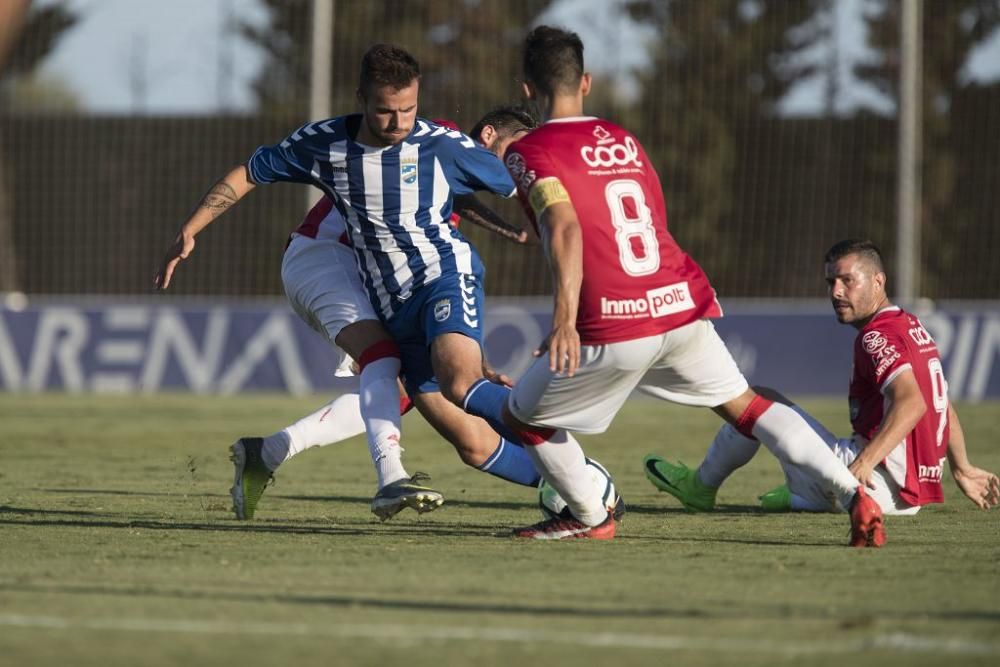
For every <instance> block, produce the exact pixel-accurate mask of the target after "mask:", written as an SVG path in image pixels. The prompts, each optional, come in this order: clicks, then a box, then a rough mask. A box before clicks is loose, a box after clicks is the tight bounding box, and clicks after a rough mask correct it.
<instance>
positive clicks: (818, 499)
mask: <svg viewBox="0 0 1000 667" xmlns="http://www.w3.org/2000/svg"><path fill="white" fill-rule="evenodd" d="M793 409H794V410H795V411H796V412H798V413H799V414H800V415H802V416H803V417H804V418H805V420H806V421H807V422H809V426H811V427H812V429H813V430H814V431H816V433H817V434H818V435H819V436H820V437H821V438H823V441H824V442H826V444H827V446H828V447H829V448H830V449H831V450H833V453H834V454H835V455H836V457H837V458H838V459H840V460H841V461H842V462H843V464H844V465H845V466H849V465H851V464H852V463H854V459H856V458H858V454H859V453H861V450H862V449H864V446H865V441H864V440H863V439H861V437H860V436H857V435H854V436H852V437H850V438H838V437H837V436H835V435H834V434H833V433H831V432H830V431H829V430H827V428H826V427H825V426H823V424H821V423H820V422H819V421H818V420H817V419H816V418H815V417H813V416H812V415H810V414H809V413H807V412H806V411H805V410H803V409H802V408H801V407H799V406H797V405H796V406H794V407H793ZM781 467H782V469H783V470H784V472H785V482H786V483H787V484H788V490H789V491H791V492H792V509H793V510H798V511H801V512H843V511H845V510H844V508H843V507H841V506H840V503H838V502H837V500H836V498H835V493H834V491H833V489H832V488H831V487H830V486H829V485H827V484H825V483H824V482H822V481H819V480H816V479H814V478H813V477H812V476H811V475H809V474H807V473H805V472H803V471H802V470H799V469H798V468H796V467H795V466H792V465H788V464H786V463H782V464H781ZM871 480H872V484H874V485H875V488H874V489H871V488H870V489H868V495H869V496H871V497H872V498H873V499H874V500H875V502H877V503H878V504H879V507H881V508H882V513H883V514H886V515H889V514H892V515H896V516H900V515H903V516H906V515H911V514H916V513H917V512H918V511H920V506H919V505H910V504H909V503H907V502H906V501H905V500H903V498H902V496H901V495H900V486H899V484H898V483H896V481H895V480H894V479H893V478H892V475H890V474H889V471H888V470H886V468H885V465H883V464H879V465H877V466H875V469H874V470H873V471H872V477H871Z"/></svg>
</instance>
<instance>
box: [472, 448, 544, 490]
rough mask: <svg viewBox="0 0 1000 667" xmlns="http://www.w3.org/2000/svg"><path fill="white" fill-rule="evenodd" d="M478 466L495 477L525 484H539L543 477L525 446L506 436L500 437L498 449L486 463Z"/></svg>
mask: <svg viewBox="0 0 1000 667" xmlns="http://www.w3.org/2000/svg"><path fill="white" fill-rule="evenodd" d="M476 467H477V468H479V469H480V470H482V471H483V472H488V473H489V474H491V475H493V476H494V477H499V478H500V479H505V480H507V481H508V482H514V483H515V484H523V485H524V486H532V487H534V486H538V482H539V481H540V480H541V479H542V476H541V475H539V474H538V470H537V469H536V468H535V463H534V462H533V461H532V460H531V457H530V456H528V452H526V451H524V447H519V446H517V445H515V444H514V443H512V442H508V441H507V439H506V438H500V444H499V445H498V446H497V448H496V451H494V452H493V453H492V454H490V458H488V459H486V462H485V463H483V464H482V465H480V466H476Z"/></svg>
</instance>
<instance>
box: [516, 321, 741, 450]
mask: <svg viewBox="0 0 1000 667" xmlns="http://www.w3.org/2000/svg"><path fill="white" fill-rule="evenodd" d="M747 388H748V385H747V381H746V378H744V377H743V374H742V373H741V372H740V369H739V367H738V366H737V365H736V362H735V361H734V360H733V357H732V355H731V354H729V350H728V349H726V344H725V343H724V342H722V339H721V338H719V334H718V333H716V331H715V327H714V326H713V325H712V323H711V322H710V321H709V320H698V321H697V322H692V323H691V324H687V325H685V326H683V327H680V328H679V329H674V330H673V331H668V332H666V333H664V334H659V335H657V336H649V337H647V338H639V339H637V340H630V341H623V342H620V343H608V344H606V345H584V346H583V347H582V348H581V351H580V367H579V369H578V370H577V371H576V374H575V375H573V377H567V376H565V375H558V374H555V373H553V372H552V371H550V370H549V357H548V355H542V356H541V357H539V358H538V359H537V360H535V363H533V364H532V365H531V367H530V368H529V369H528V370H527V372H525V374H524V376H523V377H521V379H519V380H518V381H517V383H516V384H515V385H514V389H513V390H512V392H511V397H510V410H511V412H512V413H513V415H514V416H515V417H517V418H518V419H519V420H521V421H522V422H524V423H526V424H531V425H533V426H542V427H547V428H557V429H566V430H567V431H572V432H574V433H603V432H604V431H606V430H607V428H608V426H609V425H610V424H611V420H612V419H614V416H615V415H616V414H617V413H618V410H619V409H621V406H622V404H624V403H625V401H626V399H628V397H629V395H630V394H631V393H632V391H633V390H635V389H640V390H642V391H643V392H645V393H647V394H650V395H652V396H655V397H657V398H660V399H663V400H667V401H671V402H674V403H682V404H684V405H696V406H705V407H715V406H717V405H722V404H723V403H726V402H728V401H730V400H732V399H734V398H736V397H738V396H739V395H741V394H742V393H743V392H745V391H746V390H747Z"/></svg>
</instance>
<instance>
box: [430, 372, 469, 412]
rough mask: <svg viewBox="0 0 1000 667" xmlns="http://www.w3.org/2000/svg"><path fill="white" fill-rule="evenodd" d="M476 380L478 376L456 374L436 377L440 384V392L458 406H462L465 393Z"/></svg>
mask: <svg viewBox="0 0 1000 667" xmlns="http://www.w3.org/2000/svg"><path fill="white" fill-rule="evenodd" d="M476 380H478V378H469V377H465V376H457V375H450V376H445V377H444V378H438V382H439V384H440V385H441V394H442V395H443V396H444V397H445V398H447V399H448V400H449V401H451V402H452V403H454V404H455V405H457V406H458V407H462V402H463V401H464V400H465V395H466V394H467V393H469V389H471V388H472V385H473V384H475V381H476Z"/></svg>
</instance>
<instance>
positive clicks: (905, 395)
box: [650, 239, 1000, 515]
mask: <svg viewBox="0 0 1000 667" xmlns="http://www.w3.org/2000/svg"><path fill="white" fill-rule="evenodd" d="M825 266H826V282H827V286H828V288H829V292H830V301H831V302H832V304H833V309H834V312H835V313H836V315H837V321H839V322H840V323H841V324H849V325H851V326H852V327H854V328H855V329H857V330H858V336H857V338H856V339H855V341H854V370H853V373H852V377H851V385H850V390H849V394H848V398H849V401H850V412H851V426H852V428H853V431H854V433H853V435H852V436H851V437H849V438H841V439H837V437H836V436H834V435H833V434H831V433H830V431H828V430H827V429H826V428H825V427H824V426H823V425H822V424H820V423H819V422H818V421H816V420H815V419H813V418H812V417H811V416H810V415H808V414H806V413H805V412H804V411H802V410H801V408H799V407H798V406H793V409H795V410H797V411H799V412H800V414H802V415H803V417H804V418H805V419H807V420H808V421H809V422H810V423H811V424H812V426H813V430H814V431H816V433H817V434H819V435H820V437H822V438H823V439H824V440H825V441H826V442H827V444H828V446H829V447H830V449H831V450H832V451H833V453H834V454H835V455H836V456H837V457H838V458H839V459H840V460H842V461H843V462H844V463H845V464H846V465H848V466H849V467H850V469H851V472H853V473H854V475H855V476H856V477H857V478H858V479H859V480H861V481H863V482H865V484H867V486H868V488H869V493H870V495H871V497H872V498H873V499H875V501H876V502H878V504H879V506H881V508H882V511H883V512H884V513H885V514H901V515H912V514H916V513H917V511H919V509H920V507H921V506H922V505H926V504H929V503H939V502H942V501H943V500H944V493H943V490H942V488H941V474H942V472H943V468H944V461H945V459H946V458H947V460H948V463H949V466H950V468H951V472H952V476H953V477H954V478H955V482H956V483H957V484H958V487H959V488H960V489H961V490H962V492H963V493H964V494H965V495H966V496H967V497H968V498H969V500H971V501H972V502H973V503H975V504H976V505H977V506H978V507H980V508H982V509H989V508H990V507H993V506H995V505H997V504H998V503H1000V479H998V478H997V476H996V475H994V474H993V473H990V472H988V471H986V470H982V469H980V468H977V467H975V466H973V465H972V464H971V463H970V462H969V457H968V454H967V453H966V448H965V436H964V434H963V433H962V427H961V424H960V423H959V421H958V414H957V413H956V412H955V408H954V407H953V406H952V405H951V403H950V402H949V400H948V383H947V382H946V381H945V378H944V370H943V368H942V365H941V357H940V356H939V355H938V350H937V346H936V345H935V344H934V340H933V339H932V338H931V336H930V334H928V333H927V330H926V329H924V327H923V325H922V324H921V323H920V320H918V319H917V317H916V316H915V315H912V314H910V313H908V312H906V311H904V310H902V309H901V308H899V307H898V306H894V305H893V304H892V303H891V302H890V301H889V297H888V296H887V294H886V290H885V285H886V275H885V269H884V268H883V263H882V255H881V253H880V252H879V250H878V248H876V247H875V245H874V244H872V243H871V242H870V241H862V240H857V239H848V240H845V241H841V242H840V243H837V244H836V245H834V246H833V247H832V248H830V250H829V251H828V252H827V254H826V257H825ZM760 391H761V392H762V393H763V392H765V391H766V392H768V393H770V394H772V397H773V398H775V399H776V400H780V401H782V402H785V403H789V402H788V400H787V399H785V398H784V397H782V396H780V395H778V394H776V393H774V392H772V390H763V389H762V390H760ZM758 447H759V443H758V442H757V441H756V440H754V439H752V438H747V437H746V436H744V435H742V434H740V433H739V432H737V431H736V430H735V429H733V428H732V427H730V426H724V427H723V428H722V429H721V430H720V431H719V433H718V434H717V435H716V436H715V440H714V441H713V443H712V446H711V447H710V448H709V450H708V454H707V455H706V456H705V460H704V461H703V462H702V464H701V465H700V466H699V467H698V470H697V471H696V472H693V471H692V472H690V473H689V474H690V475H691V476H692V478H694V479H697V480H698V482H699V483H700V484H702V485H703V486H704V487H707V488H708V489H710V492H709V493H710V495H711V498H712V500H713V502H712V503H711V504H708V505H706V504H705V503H699V502H698V500H697V494H696V493H692V494H688V493H685V492H682V491H676V490H675V489H673V488H667V489H665V490H666V491H668V492H670V493H672V494H673V495H675V496H677V497H678V498H679V499H680V500H681V502H683V503H684V505H685V507H687V508H688V509H690V510H693V511H697V510H705V509H711V507H712V505H714V494H715V489H717V488H718V487H719V486H720V485H721V484H722V482H723V481H724V480H725V479H726V478H727V477H728V476H729V475H730V474H731V473H732V472H733V471H734V470H736V468H738V467H740V466H742V465H744V464H745V463H747V462H749V461H750V459H751V458H753V456H754V454H755V453H756V451H757V449H758ZM650 458H652V459H654V460H656V461H658V464H659V465H660V466H661V467H662V468H663V469H665V470H671V469H674V470H681V469H685V470H686V468H685V467H684V466H683V464H680V465H675V464H671V463H667V462H666V461H663V460H662V459H660V458H659V457H650ZM782 468H783V469H784V472H785V480H786V482H787V484H786V485H784V486H781V487H778V488H777V489H774V490H773V491H770V492H768V493H765V494H764V495H763V496H761V502H762V504H763V506H764V508H765V509H768V510H777V511H780V510H800V511H811V512H837V511H843V508H842V507H841V506H840V505H839V504H838V503H837V502H836V500H835V498H834V497H833V495H832V493H831V489H830V488H829V487H828V486H827V485H825V484H817V483H816V482H815V480H812V479H810V478H809V477H808V476H806V475H803V474H802V472H801V471H800V470H798V468H796V467H795V466H792V465H787V464H784V463H783V464H782ZM650 479H651V481H652V482H653V483H654V484H656V486H657V487H659V488H662V487H661V486H660V484H658V483H657V481H658V480H657V479H656V478H653V477H651V478H650ZM688 490H689V491H692V490H693V489H691V488H689V489H688Z"/></svg>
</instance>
